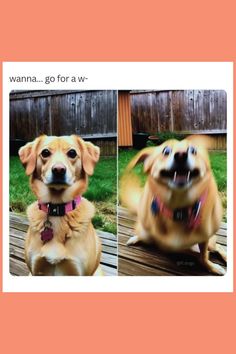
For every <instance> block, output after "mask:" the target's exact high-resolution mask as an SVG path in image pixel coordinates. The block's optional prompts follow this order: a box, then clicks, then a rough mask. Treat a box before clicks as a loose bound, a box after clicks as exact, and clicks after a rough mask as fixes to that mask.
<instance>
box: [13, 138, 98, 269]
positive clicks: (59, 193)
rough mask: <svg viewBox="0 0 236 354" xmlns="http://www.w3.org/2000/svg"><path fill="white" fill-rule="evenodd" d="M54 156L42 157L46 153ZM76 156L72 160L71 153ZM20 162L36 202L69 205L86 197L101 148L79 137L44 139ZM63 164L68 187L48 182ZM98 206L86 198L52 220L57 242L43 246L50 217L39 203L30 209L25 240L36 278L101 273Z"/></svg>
mask: <svg viewBox="0 0 236 354" xmlns="http://www.w3.org/2000/svg"><path fill="white" fill-rule="evenodd" d="M45 148H46V149H49V150H50V151H51V153H52V154H51V156H50V157H49V158H43V157H42V155H41V152H42V150H43V149H45ZM71 148H73V149H75V150H76V152H77V156H76V158H74V159H70V158H68V156H67V151H68V150H69V149H71ZM19 156H20V159H21V161H22V163H23V165H24V166H25V168H26V173H27V174H28V175H30V186H31V189H32V191H33V192H34V194H35V195H36V197H37V199H38V200H40V201H41V202H43V203H49V202H51V203H66V202H69V201H71V200H73V199H74V198H75V197H76V196H78V195H81V194H82V193H84V192H85V190H86V188H87V183H88V178H87V174H89V175H92V174H93V170H94V167H95V164H96V162H97V161H98V159H99V148H98V147H96V146H94V145H93V144H91V143H87V142H84V141H83V140H82V139H81V138H79V137H77V136H70V137H47V136H45V135H44V136H41V137H39V138H37V139H35V141H34V142H31V143H28V144H26V145H25V146H24V147H22V148H21V149H20V151H19ZM59 162H60V163H63V165H65V166H66V169H67V172H68V176H69V177H68V185H67V186H58V185H55V186H51V185H48V184H47V181H48V179H49V177H50V171H51V169H52V166H53V165H54V164H55V163H59ZM94 212H95V210H94V206H93V205H92V204H91V203H90V202H89V201H88V200H86V199H85V198H82V200H81V203H80V204H79V205H78V206H77V207H76V208H75V209H74V210H73V211H71V212H69V213H67V214H66V215H65V216H61V217H59V216H54V217H52V216H50V217H49V220H50V222H51V223H52V229H53V233H54V236H53V239H52V240H51V241H49V242H46V243H43V242H42V241H41V235H40V233H41V232H42V230H43V229H44V222H45V221H46V218H47V214H46V213H45V212H44V211H41V210H39V208H38V202H34V203H33V204H31V205H30V206H29V207H28V209H27V216H28V219H29V224H30V225H29V229H28V233H27V237H26V241H25V257H26V263H27V265H28V267H29V269H30V272H31V273H32V274H33V275H94V273H95V272H96V270H97V269H98V270H99V264H100V257H101V243H100V240H99V238H98V236H97V234H96V231H95V230H94V228H93V225H92V223H91V219H92V218H93V216H94Z"/></svg>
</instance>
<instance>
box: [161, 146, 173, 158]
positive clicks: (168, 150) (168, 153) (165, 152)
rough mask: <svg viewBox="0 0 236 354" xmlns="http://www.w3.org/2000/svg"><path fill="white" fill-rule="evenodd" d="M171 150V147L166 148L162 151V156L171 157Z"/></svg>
mask: <svg viewBox="0 0 236 354" xmlns="http://www.w3.org/2000/svg"><path fill="white" fill-rule="evenodd" d="M171 151H172V150H171V148H170V147H169V146H166V147H165V148H164V149H163V151H162V154H163V155H164V156H168V155H170V154H171Z"/></svg>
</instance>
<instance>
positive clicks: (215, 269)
mask: <svg viewBox="0 0 236 354" xmlns="http://www.w3.org/2000/svg"><path fill="white" fill-rule="evenodd" d="M207 268H208V270H209V271H210V272H211V273H213V274H217V275H225V274H226V270H225V269H224V268H223V267H221V266H220V265H219V264H216V263H213V262H209V263H208V266H207Z"/></svg>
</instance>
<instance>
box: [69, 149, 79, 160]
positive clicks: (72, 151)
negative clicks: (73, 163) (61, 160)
mask: <svg viewBox="0 0 236 354" xmlns="http://www.w3.org/2000/svg"><path fill="white" fill-rule="evenodd" d="M67 156H68V157H70V158H71V159H74V158H75V157H76V156H77V153H76V151H75V150H74V149H70V150H69V151H68V152H67Z"/></svg>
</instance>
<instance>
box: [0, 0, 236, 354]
mask: <svg viewBox="0 0 236 354" xmlns="http://www.w3.org/2000/svg"><path fill="white" fill-rule="evenodd" d="M4 3H5V4H4V5H3V4H2V5H1V15H2V19H1V21H0V29H1V30H0V43H1V46H0V59H1V60H2V61H234V60H235V59H236V47H235V27H236V26H235V5H234V1H229V0H225V1H224V2H216V1H213V0H209V1H208V2H206V1H203V0H199V1H195V2H190V1H186V0H179V1H176V2H175V3H173V2H172V3H171V2H170V1H162V2H159V3H158V1H154V0H153V1H150V0H147V1H142V2H141V1H137V0H136V1H134V0H131V1H129V2H127V1H124V0H120V1H119V2H117V3H115V2H112V1H108V0H100V1H96V2H95V1H94V2H91V1H89V2H87V3H86V4H85V2H83V3H81V1H78V0H77V1H76V0H74V1H71V0H68V1H66V2H59V1H55V0H52V1H50V2H49V1H45V0H41V2H37V3H36V2H32V1H29V0H21V1H18V2H16V1H15V2H14V3H13V2H12V1H11V2H10V1H8V2H6V1H4ZM1 134H2V131H1ZM234 147H235V144H234ZM1 162H2V154H1ZM234 168H235V165H234ZM1 212H2V205H1ZM1 214H2V213H1ZM3 237H4V235H3ZM153 281H155V279H153ZM65 290H66V289H65ZM235 310H236V296H235V293H233V294H3V293H0V323H1V338H2V339H1V341H0V348H1V351H2V352H3V353H15V352H17V353H25V354H26V353H32V352H34V353H39V352H40V353H42V352H46V353H49V352H52V353H67V352H68V353H69V352H73V353H74V352H82V351H84V352H85V353H88V352H92V351H95V352H102V353H109V352H120V351H123V352H125V353H126V352H130V353H133V352H136V353H144V352H146V353H152V352H155V353H156V352H160V353H181V354H182V353H189V352H191V353H195V352H200V353H212V352H214V353H224V352H225V353H227V354H230V353H233V352H234V350H235V349H234V348H235V343H234V342H235V340H234V336H235Z"/></svg>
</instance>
